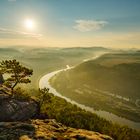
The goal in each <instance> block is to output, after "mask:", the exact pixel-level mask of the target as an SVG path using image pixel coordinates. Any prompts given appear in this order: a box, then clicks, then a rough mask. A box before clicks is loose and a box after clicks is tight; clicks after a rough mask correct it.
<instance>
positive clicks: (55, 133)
mask: <svg viewBox="0 0 140 140" xmlns="http://www.w3.org/2000/svg"><path fill="white" fill-rule="evenodd" d="M70 139H71V140H113V139H112V138H111V137H109V136H106V135H103V134H100V133H97V132H93V131H87V130H83V129H75V128H71V127H66V126H64V125H62V124H61V123H57V122H56V121H55V120H51V119H46V120H31V121H28V122H1V123H0V140H70Z"/></svg>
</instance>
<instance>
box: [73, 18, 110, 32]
mask: <svg viewBox="0 0 140 140" xmlns="http://www.w3.org/2000/svg"><path fill="white" fill-rule="evenodd" d="M75 22H76V25H75V26H74V27H73V28H74V29H76V30H78V31H81V32H88V31H95V30H99V29H101V28H102V27H104V26H105V25H106V24H107V23H108V22H107V21H97V20H76V21H75Z"/></svg>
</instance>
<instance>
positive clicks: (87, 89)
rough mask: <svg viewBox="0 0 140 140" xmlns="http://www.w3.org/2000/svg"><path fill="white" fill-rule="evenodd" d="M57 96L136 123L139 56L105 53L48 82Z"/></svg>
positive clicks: (139, 94)
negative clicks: (59, 94) (55, 90)
mask: <svg viewBox="0 0 140 140" xmlns="http://www.w3.org/2000/svg"><path fill="white" fill-rule="evenodd" d="M51 84H52V85H53V87H55V88H56V89H57V90H58V91H59V92H60V93H61V94H63V95H64V96H68V97H69V98H71V99H74V100H76V101H77V102H80V103H82V104H86V105H88V106H92V107H94V108H96V109H101V110H107V111H109V112H113V113H115V114H117V115H120V116H123V117H126V118H129V119H131V120H135V121H139V122H140V109H139V102H138V101H139V99H140V53H127V54H126V53H119V54H105V55H103V56H102V57H100V58H98V59H96V60H90V61H87V62H84V63H82V64H80V65H78V66H76V67H75V68H73V69H70V70H67V71H64V72H61V73H60V74H58V75H56V76H55V77H53V78H52V79H51Z"/></svg>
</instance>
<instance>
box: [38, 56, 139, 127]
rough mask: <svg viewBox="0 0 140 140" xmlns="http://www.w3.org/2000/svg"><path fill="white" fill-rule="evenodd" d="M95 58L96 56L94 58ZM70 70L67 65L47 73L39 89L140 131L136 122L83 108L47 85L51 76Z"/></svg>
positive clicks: (79, 105) (81, 105) (87, 107)
mask: <svg viewBox="0 0 140 140" xmlns="http://www.w3.org/2000/svg"><path fill="white" fill-rule="evenodd" d="M96 58H97V56H96ZM70 68H73V67H69V66H68V65H67V68H66V69H61V70H57V71H54V72H51V73H48V74H46V75H44V76H43V77H42V78H41V79H40V81H39V88H40V89H43V88H49V91H50V92H51V93H53V94H54V95H55V96H58V97H60V98H63V99H65V100H66V101H67V102H70V103H72V104H75V105H77V106H78V107H80V108H82V109H85V110H86V111H90V112H92V113H96V114H97V115H99V116H100V117H103V118H105V119H106V120H109V121H112V122H115V123H118V124H120V125H127V126H129V127H131V128H134V129H138V130H140V123H137V122H134V121H131V120H128V119H125V118H122V117H119V116H117V115H115V114H113V113H110V112H107V111H102V110H98V111H97V110H94V109H93V108H92V107H89V106H85V105H83V104H79V103H77V102H75V101H74V100H72V99H70V98H68V97H65V96H62V95H61V93H59V92H57V91H56V89H55V88H53V87H52V86H51V85H50V83H49V80H50V78H52V77H53V76H55V75H56V74H58V73H59V72H61V71H66V70H68V69H70Z"/></svg>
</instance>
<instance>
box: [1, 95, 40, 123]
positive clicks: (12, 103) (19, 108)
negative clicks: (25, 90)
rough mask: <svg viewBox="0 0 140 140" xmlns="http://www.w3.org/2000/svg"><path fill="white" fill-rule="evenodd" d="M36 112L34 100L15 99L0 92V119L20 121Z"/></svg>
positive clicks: (36, 107)
mask: <svg viewBox="0 0 140 140" xmlns="http://www.w3.org/2000/svg"><path fill="white" fill-rule="evenodd" d="M37 113H38V105H37V103H36V102H35V101H33V100H30V101H24V100H17V99H14V98H11V97H9V96H8V95H2V94H0V121H22V120H27V119H30V118H32V117H33V116H34V115H36V114H37Z"/></svg>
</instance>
